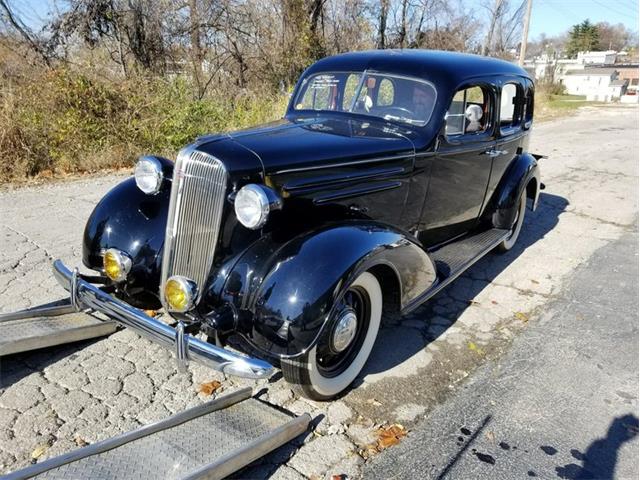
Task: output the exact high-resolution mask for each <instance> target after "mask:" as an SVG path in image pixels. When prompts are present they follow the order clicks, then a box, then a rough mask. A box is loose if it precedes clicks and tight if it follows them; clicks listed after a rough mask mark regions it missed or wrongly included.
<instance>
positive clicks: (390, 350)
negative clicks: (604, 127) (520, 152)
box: [354, 192, 569, 387]
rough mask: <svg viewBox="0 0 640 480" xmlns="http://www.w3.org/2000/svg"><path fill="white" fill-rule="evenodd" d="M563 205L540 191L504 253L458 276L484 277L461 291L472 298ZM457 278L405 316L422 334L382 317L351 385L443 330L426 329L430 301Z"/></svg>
mask: <svg viewBox="0 0 640 480" xmlns="http://www.w3.org/2000/svg"><path fill="white" fill-rule="evenodd" d="M567 205H569V202H568V201H567V199H565V198H564V197H560V196H558V195H551V194H547V193H544V192H541V193H540V200H539V204H538V208H537V209H536V211H535V212H531V210H527V214H526V217H525V223H524V226H523V228H522V231H521V232H520V237H519V239H518V241H517V243H516V245H515V247H514V248H513V249H512V250H510V251H509V252H507V253H504V254H498V253H490V254H488V255H487V256H486V257H484V258H482V259H481V260H479V261H478V262H477V263H476V264H475V265H474V266H473V267H471V268H470V269H469V270H468V271H467V272H465V273H464V274H463V275H462V277H461V278H464V277H465V276H468V277H472V278H474V277H475V276H477V275H474V272H483V273H485V276H486V277H487V280H486V281H483V282H477V281H475V282H472V287H471V288H470V289H469V290H465V294H464V295H465V296H466V298H468V299H469V300H471V299H473V298H474V297H475V296H476V295H478V294H479V293H480V292H481V291H482V290H483V289H484V288H485V287H487V286H488V285H490V283H491V281H492V280H493V279H494V278H495V277H496V276H498V275H499V274H500V273H501V272H502V271H503V270H504V269H506V268H507V267H508V266H509V265H510V264H511V263H512V262H513V261H515V260H516V259H517V258H518V257H519V256H520V255H521V254H522V252H524V251H525V250H526V249H527V248H529V247H530V246H531V245H533V244H535V243H536V242H538V241H539V240H541V239H542V238H544V236H545V235H546V234H547V233H548V232H549V231H551V230H552V229H553V228H554V227H555V226H556V225H557V224H558V217H559V216H560V214H562V213H563V212H564V211H565V210H566V208H567ZM459 280H460V279H457V280H454V281H453V283H452V284H451V285H449V286H448V287H446V288H445V289H444V290H443V291H442V292H440V293H439V294H438V295H436V296H435V297H433V298H432V299H431V300H429V301H427V302H426V303H425V304H424V305H423V306H421V307H420V308H418V309H417V310H416V311H415V312H413V313H411V314H410V315H409V316H408V317H407V318H413V319H416V321H417V322H424V329H421V330H422V331H423V336H422V337H420V336H419V335H413V336H411V337H410V338H408V337H407V335H406V329H402V328H398V327H397V316H396V318H386V319H385V320H384V323H385V325H384V326H383V329H381V330H380V333H379V334H378V339H377V340H376V345H375V346H374V348H373V351H372V352H371V357H370V358H369V361H368V362H367V364H366V365H365V367H364V369H363V371H362V373H361V374H360V376H359V377H358V379H357V380H356V381H355V383H354V387H356V386H358V385H361V384H362V383H363V377H364V376H366V375H370V374H378V373H382V372H385V371H387V370H390V369H392V368H393V367H395V366H397V365H399V364H401V363H403V362H404V361H406V360H408V359H410V358H411V357H413V356H414V355H416V354H417V353H418V352H419V351H421V350H423V349H424V348H425V347H426V346H427V345H428V344H429V343H431V342H432V341H434V340H435V339H436V338H438V337H439V336H440V335H442V334H443V333H444V332H446V330H447V328H448V327H446V328H445V327H442V328H440V330H435V331H436V332H437V333H435V334H434V333H433V329H432V330H431V331H430V332H428V333H427V330H429V327H430V326H431V319H432V318H434V317H437V316H438V315H437V314H436V313H435V312H434V311H433V305H434V304H435V303H436V302H437V300H438V298H440V297H442V296H443V295H447V292H450V291H451V289H455V288H456V282H458V281H459ZM458 303H461V302H458ZM469 305H470V303H469V302H466V303H464V305H461V306H459V307H456V308H454V310H453V311H452V312H450V313H448V314H447V317H448V319H449V320H450V322H451V324H452V325H451V326H453V325H454V324H455V322H456V321H457V319H458V318H460V316H461V315H462V314H463V312H464V311H465V310H466V309H467V308H468V307H469Z"/></svg>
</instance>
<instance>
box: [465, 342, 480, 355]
mask: <svg viewBox="0 0 640 480" xmlns="http://www.w3.org/2000/svg"><path fill="white" fill-rule="evenodd" d="M467 347H468V348H469V350H471V351H472V352H476V353H477V354H478V355H484V350H482V349H481V348H480V347H479V346H477V345H476V344H475V343H473V342H469V343H467Z"/></svg>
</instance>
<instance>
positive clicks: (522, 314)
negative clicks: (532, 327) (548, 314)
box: [515, 312, 529, 323]
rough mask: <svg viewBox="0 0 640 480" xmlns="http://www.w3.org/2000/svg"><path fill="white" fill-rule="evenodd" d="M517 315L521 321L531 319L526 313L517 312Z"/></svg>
mask: <svg viewBox="0 0 640 480" xmlns="http://www.w3.org/2000/svg"><path fill="white" fill-rule="evenodd" d="M515 316H516V318H517V319H518V320H520V321H521V322H525V323H527V322H528V321H529V316H528V315H527V314H526V313H522V312H516V314H515Z"/></svg>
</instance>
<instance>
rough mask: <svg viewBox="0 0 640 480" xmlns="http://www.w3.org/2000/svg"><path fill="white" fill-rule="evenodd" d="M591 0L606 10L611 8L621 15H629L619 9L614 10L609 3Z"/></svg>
mask: <svg viewBox="0 0 640 480" xmlns="http://www.w3.org/2000/svg"><path fill="white" fill-rule="evenodd" d="M592 1H593V3H595V4H596V5H600V6H601V7H602V8H606V9H607V10H611V11H612V12H615V13H617V14H618V15H622V16H624V17H628V16H629V13H624V12H621V11H620V10H616V9H615V8H612V7H611V5H605V4H604V3H600V2H599V1H598V0H592Z"/></svg>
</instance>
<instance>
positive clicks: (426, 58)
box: [307, 49, 531, 86]
mask: <svg viewBox="0 0 640 480" xmlns="http://www.w3.org/2000/svg"><path fill="white" fill-rule="evenodd" d="M364 70H371V71H380V72H386V73H396V74H399V75H406V76H413V77H418V78H424V79H427V80H433V81H436V82H438V83H441V82H442V81H445V82H447V83H449V84H455V85H459V84H461V83H462V82H464V81H465V80H466V79H470V78H473V77H478V76H492V75H517V76H521V77H527V78H531V77H530V76H529V74H528V73H527V71H526V70H524V69H523V68H521V67H519V66H518V65H516V64H514V63H510V62H507V61H505V60H500V59H497V58H491V57H482V56H480V55H471V54H468V53H457V52H446V51H440V50H418V49H405V50H366V51H360V52H350V53H343V54H340V55H334V56H332V57H327V58H323V59H322V60H319V61H317V62H316V63H314V64H313V65H312V66H311V67H309V69H308V70H307V74H309V73H316V72H326V71H337V72H344V71H364ZM452 86H453V85H452Z"/></svg>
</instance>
